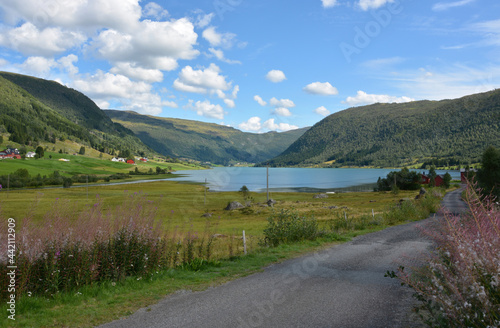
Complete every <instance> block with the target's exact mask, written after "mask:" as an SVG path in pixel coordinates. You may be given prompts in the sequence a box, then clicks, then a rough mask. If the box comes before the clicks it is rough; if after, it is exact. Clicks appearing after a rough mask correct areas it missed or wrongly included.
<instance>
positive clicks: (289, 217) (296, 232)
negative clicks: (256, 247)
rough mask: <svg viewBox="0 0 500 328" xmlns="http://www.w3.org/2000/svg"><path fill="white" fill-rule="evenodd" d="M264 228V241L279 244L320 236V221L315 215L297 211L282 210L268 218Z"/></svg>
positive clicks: (267, 243)
mask: <svg viewBox="0 0 500 328" xmlns="http://www.w3.org/2000/svg"><path fill="white" fill-rule="evenodd" d="M267 222H268V225H267V228H266V229H264V243H265V244H266V245H270V246H273V247H275V246H278V245H279V244H282V243H291V242H296V241H301V240H305V239H309V240H313V239H315V238H316V237H318V236H319V234H320V232H319V229H318V222H317V221H316V219H315V218H314V217H310V218H309V217H306V216H299V215H298V214H297V213H296V212H293V211H288V210H281V211H280V212H278V213H273V214H272V215H271V216H270V217H269V218H268V219H267Z"/></svg>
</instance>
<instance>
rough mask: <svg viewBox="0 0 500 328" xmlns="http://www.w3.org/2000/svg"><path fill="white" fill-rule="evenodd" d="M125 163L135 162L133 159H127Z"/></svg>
mask: <svg viewBox="0 0 500 328" xmlns="http://www.w3.org/2000/svg"><path fill="white" fill-rule="evenodd" d="M127 164H135V162H134V160H133V159H127Z"/></svg>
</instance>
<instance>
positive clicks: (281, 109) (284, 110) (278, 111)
mask: <svg viewBox="0 0 500 328" xmlns="http://www.w3.org/2000/svg"><path fill="white" fill-rule="evenodd" d="M273 113H274V114H276V115H278V116H284V117H288V116H292V113H291V112H290V110H289V109H288V108H285V107H278V108H276V109H275V110H274V111H273Z"/></svg>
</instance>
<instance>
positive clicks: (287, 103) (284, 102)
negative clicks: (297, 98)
mask: <svg viewBox="0 0 500 328" xmlns="http://www.w3.org/2000/svg"><path fill="white" fill-rule="evenodd" d="M269 104H271V106H274V107H285V108H292V107H295V103H294V102H293V101H291V100H290V99H280V100H278V99H276V97H273V98H271V100H269Z"/></svg>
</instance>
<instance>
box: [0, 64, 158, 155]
mask: <svg viewBox="0 0 500 328" xmlns="http://www.w3.org/2000/svg"><path fill="white" fill-rule="evenodd" d="M0 132H9V133H10V134H11V136H10V138H11V140H12V141H14V142H18V143H21V144H30V143H31V142H32V141H49V142H55V140H56V138H57V139H60V140H64V139H71V140H74V141H76V142H79V143H82V144H87V145H89V146H91V147H92V148H95V149H97V150H100V151H101V152H108V153H111V152H113V151H119V150H125V149H127V150H130V151H132V152H135V153H140V152H152V150H150V149H148V147H146V146H145V145H144V144H143V143H142V142H141V141H140V140H139V139H138V138H137V137H136V136H135V135H134V133H133V132H132V131H130V130H128V129H126V128H124V127H123V126H121V125H120V124H117V123H113V122H112V121H111V119H109V117H107V116H106V114H104V112H103V111H102V110H101V109H100V108H99V107H97V105H96V104H95V103H94V102H93V101H92V100H90V99H89V98H88V97H87V96H85V95H84V94H82V93H80V92H78V91H76V90H73V89H70V88H67V87H65V86H63V85H61V84H59V83H57V82H54V81H47V80H43V79H38V78H35V77H31V76H25V75H20V74H14V73H8V72H0Z"/></svg>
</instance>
